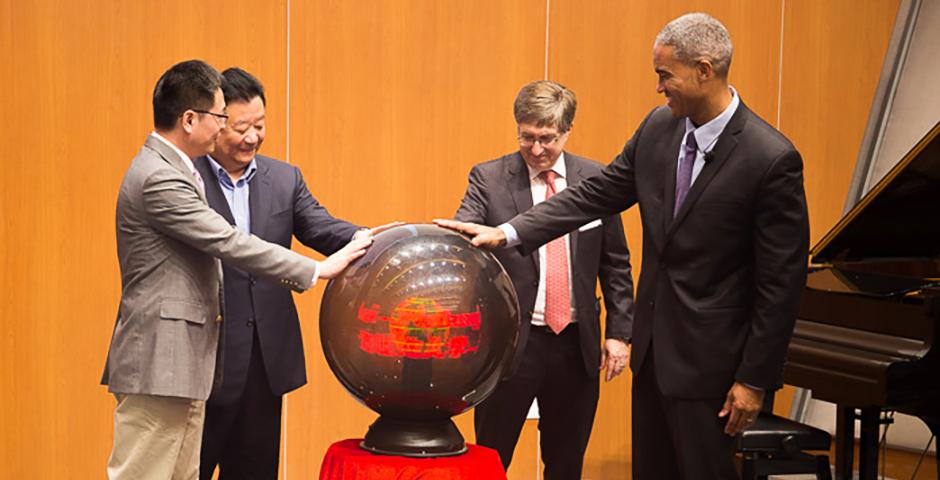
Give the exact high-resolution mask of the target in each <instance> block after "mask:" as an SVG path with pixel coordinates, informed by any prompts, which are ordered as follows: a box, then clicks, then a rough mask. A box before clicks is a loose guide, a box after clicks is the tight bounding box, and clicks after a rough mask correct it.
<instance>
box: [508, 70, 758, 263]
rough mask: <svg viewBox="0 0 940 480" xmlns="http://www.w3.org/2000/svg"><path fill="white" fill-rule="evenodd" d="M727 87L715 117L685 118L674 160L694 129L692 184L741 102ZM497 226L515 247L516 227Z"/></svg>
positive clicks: (680, 152) (517, 239) (682, 151)
mask: <svg viewBox="0 0 940 480" xmlns="http://www.w3.org/2000/svg"><path fill="white" fill-rule="evenodd" d="M729 88H730V89H731V103H729V104H728V106H727V107H726V108H725V110H724V111H723V112H721V113H720V114H718V116H717V117H715V118H713V119H711V120H709V121H708V123H706V124H704V125H702V126H700V127H698V128H696V127H695V125H694V124H692V121H691V120H689V117H686V118H685V134H684V135H683V136H682V145H681V146H680V147H679V157H678V158H677V159H676V162H680V161H682V157H683V155H684V153H685V139H686V137H687V136H688V134H689V132H690V131H694V132H695V133H694V135H695V142H696V143H697V144H698V145H699V149H698V151H697V152H695V163H693V164H692V183H693V184H694V183H695V179H696V178H698V174H699V173H701V172H702V167H704V166H705V154H706V153H708V152H710V151H712V149H713V148H715V142H717V141H718V137H719V136H720V135H721V132H723V131H724V130H725V127H726V126H728V122H730V121H731V117H732V116H734V112H735V111H737V109H738V105H740V104H741V99H740V98H738V92H737V91H735V89H734V87H729ZM497 228H499V229H500V230H502V231H503V234H505V235H506V247H508V248H511V247H515V246H517V245H519V244H520V243H521V240H520V239H519V233H518V232H516V229H515V228H513V226H512V225H510V224H509V223H508V222H507V223H504V224H502V225H499V226H498V227H497Z"/></svg>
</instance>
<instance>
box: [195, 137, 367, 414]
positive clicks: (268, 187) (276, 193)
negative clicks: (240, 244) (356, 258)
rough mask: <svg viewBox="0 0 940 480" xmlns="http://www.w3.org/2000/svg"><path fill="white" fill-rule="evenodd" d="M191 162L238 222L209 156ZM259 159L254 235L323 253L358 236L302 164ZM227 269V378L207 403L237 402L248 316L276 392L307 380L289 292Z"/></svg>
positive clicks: (252, 201) (221, 208) (211, 196)
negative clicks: (312, 184)
mask: <svg viewBox="0 0 940 480" xmlns="http://www.w3.org/2000/svg"><path fill="white" fill-rule="evenodd" d="M193 162H194V164H195V166H196V168H197V169H199V173H200V174H201V175H202V178H203V179H205V185H206V198H207V200H208V201H209V206H210V207H212V208H213V209H214V210H216V211H217V212H219V213H220V214H221V215H222V216H223V217H225V219H226V220H228V221H229V223H231V224H232V225H234V224H235V219H234V217H233V216H232V212H231V210H230V209H229V206H228V202H226V200H225V197H224V196H223V195H222V189H221V187H220V186H219V182H218V177H217V176H216V175H215V174H214V173H212V172H211V170H210V165H209V161H208V160H207V159H206V157H199V158H196V159H195V160H194V161H193ZM256 162H257V166H258V171H257V173H255V177H254V178H253V179H252V180H251V182H250V184H249V185H250V186H249V196H248V202H249V212H250V215H251V233H252V235H255V236H257V237H260V238H262V239H264V240H267V241H269V242H272V243H276V244H278V245H282V246H284V247H287V248H290V245H291V239H292V237H295V236H296V237H297V239H298V240H300V243H302V244H304V245H306V246H308V247H310V248H312V249H314V250H316V251H318V252H320V253H323V254H325V255H329V254H331V253H333V252H335V251H337V250H339V249H340V248H342V247H343V245H345V244H346V243H347V242H349V240H350V239H352V236H353V234H354V233H355V232H356V230H357V229H358V228H359V227H357V226H356V225H353V224H351V223H349V222H346V221H343V220H339V219H336V218H333V216H332V215H330V213H329V212H328V211H327V210H326V208H324V207H323V206H322V205H320V204H319V203H318V202H317V200H316V199H315V198H313V196H312V195H310V191H309V190H308V189H307V185H306V183H304V179H303V176H302V175H301V173H300V170H299V169H298V168H297V167H295V166H292V165H289V164H287V163H284V162H281V161H278V160H275V159H273V158H269V157H265V156H262V155H257V156H256ZM222 267H223V276H224V277H223V284H224V286H225V321H224V326H225V342H224V346H223V348H224V351H223V355H224V359H225V363H224V373H223V378H224V379H225V380H224V381H223V382H222V385H221V389H218V390H216V391H214V392H213V393H212V396H211V397H210V400H209V401H210V402H220V403H224V402H228V401H232V400H234V399H235V398H237V397H238V395H239V394H240V392H241V391H242V390H243V388H244V385H245V379H246V378H247V374H248V360H249V358H250V354H251V345H252V342H253V339H252V334H253V332H252V331H253V330H254V329H253V328H251V327H250V326H249V322H252V324H253V325H254V327H255V329H257V331H258V340H259V342H260V345H259V347H260V350H261V353H262V357H263V358H264V367H265V371H266V372H267V375H268V382H269V383H270V385H271V392H272V393H273V394H275V395H281V394H284V393H287V392H289V391H291V390H294V389H296V388H298V387H300V386H302V385H304V384H305V383H307V372H306V365H305V361H304V350H303V341H302V339H301V335H300V322H299V321H298V318H297V309H296V307H295V306H294V300H293V297H292V296H291V293H290V291H289V290H286V289H284V288H281V287H279V286H278V285H276V284H274V283H270V282H266V281H263V280H261V279H258V278H256V277H254V276H251V275H248V274H247V273H245V272H244V271H242V270H239V269H237V268H235V267H233V266H231V265H229V264H228V263H225V262H223V264H222Z"/></svg>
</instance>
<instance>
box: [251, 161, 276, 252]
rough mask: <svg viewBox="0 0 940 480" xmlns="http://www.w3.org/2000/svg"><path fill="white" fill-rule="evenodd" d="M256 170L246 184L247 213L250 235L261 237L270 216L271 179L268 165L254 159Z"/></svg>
mask: <svg viewBox="0 0 940 480" xmlns="http://www.w3.org/2000/svg"><path fill="white" fill-rule="evenodd" d="M255 163H256V164H257V166H258V170H257V171H256V172H255V177H254V178H252V179H251V182H250V183H249V184H248V213H249V215H251V233H252V234H254V235H256V236H259V237H261V236H262V234H263V233H264V231H265V228H267V225H268V218H269V217H270V216H271V179H270V178H268V164H267V163H266V162H264V161H262V160H261V157H260V156H257V157H255Z"/></svg>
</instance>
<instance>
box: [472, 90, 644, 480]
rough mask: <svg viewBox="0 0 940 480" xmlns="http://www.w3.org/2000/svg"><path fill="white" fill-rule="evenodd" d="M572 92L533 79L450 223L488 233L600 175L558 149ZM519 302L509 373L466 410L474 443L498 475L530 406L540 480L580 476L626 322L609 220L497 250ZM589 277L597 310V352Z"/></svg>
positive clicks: (618, 247) (618, 245) (619, 256)
mask: <svg viewBox="0 0 940 480" xmlns="http://www.w3.org/2000/svg"><path fill="white" fill-rule="evenodd" d="M576 105H577V103H576V99H575V95H574V93H573V92H571V91H570V90H568V89H566V88H565V87H563V86H562V85H559V84H557V83H554V82H549V81H537V82H532V83H530V84H528V85H526V86H525V87H523V88H522V90H521V91H520V92H519V95H518V96H517V98H516V102H515V105H514V108H513V110H514V114H515V117H516V122H517V123H518V132H517V133H518V136H519V151H518V152H515V153H511V154H509V155H505V156H503V157H500V158H498V159H496V160H492V161H489V162H485V163H482V164H479V165H477V166H475V167H473V170H472V171H471V172H470V180H469V185H468V186H467V192H466V195H465V196H464V198H463V202H461V204H460V208H459V210H458V211H457V215H456V218H457V219H458V220H461V221H465V222H477V223H481V224H485V225H499V224H501V223H503V222H506V221H507V220H509V219H511V218H513V217H514V216H516V215H518V214H519V213H521V212H524V211H526V210H528V209H529V208H531V207H532V205H533V204H537V203H540V202H542V201H545V200H546V199H547V198H550V197H551V196H553V195H555V194H556V193H558V192H561V191H563V190H564V189H565V188H566V187H568V186H571V185H575V184H577V183H578V182H580V181H582V180H583V179H585V178H588V177H590V176H592V175H595V174H597V173H598V172H600V171H601V168H602V165H600V164H598V163H596V162H593V161H590V160H587V159H584V158H581V157H578V156H576V155H573V154H571V153H569V152H566V151H564V147H565V143H566V142H567V140H568V136H569V134H570V133H571V126H572V122H573V121H574V114H575V109H576ZM495 253H496V257H497V258H498V259H499V260H500V262H501V263H502V265H503V266H504V267H505V268H506V272H507V273H509V276H510V278H511V279H512V282H513V285H514V286H515V289H516V293H517V294H518V296H519V306H520V309H521V311H522V318H521V320H522V325H521V329H520V335H519V351H520V355H519V356H517V357H516V358H515V361H514V363H513V367H512V372H511V374H510V375H509V376H508V378H505V379H503V381H502V382H500V384H499V385H498V386H497V388H496V390H495V392H494V393H493V394H492V396H490V397H489V398H487V399H486V400H485V401H484V402H483V403H482V404H480V405H479V406H477V407H476V411H475V414H474V427H475V430H476V439H477V443H479V444H480V445H484V446H487V447H491V448H494V449H496V450H497V451H498V452H499V454H500V457H501V459H502V462H503V466H504V467H505V468H507V469H508V468H509V463H510V461H511V460H512V454H513V450H514V449H515V447H516V442H517V441H518V439H519V434H520V432H521V431H522V426H523V424H524V423H525V419H526V414H527V412H528V411H529V407H530V405H531V404H532V400H533V399H537V401H538V406H539V414H540V418H539V430H540V431H541V433H542V436H541V450H542V460H543V463H544V464H545V477H544V478H545V479H546V480H577V479H580V478H581V467H582V464H583V462H584V451H585V449H586V448H587V444H588V438H589V437H590V434H591V428H592V427H593V423H594V413H595V411H596V410H597V400H598V393H599V387H600V381H599V373H598V372H599V370H601V369H604V370H606V378H607V380H610V379H612V378H613V377H615V376H617V375H618V374H619V373H620V372H621V371H622V370H623V369H624V368H625V366H626V362H627V358H628V353H627V345H626V340H627V339H628V338H629V337H630V326H631V325H630V324H631V321H632V315H633V280H632V278H631V276H630V257H629V252H628V250H627V244H626V240H625V239H624V235H623V224H622V223H621V221H620V216H619V215H618V214H613V215H611V216H609V217H606V218H603V219H599V220H594V221H589V222H585V224H583V225H580V226H579V228H577V229H575V230H574V231H572V232H571V233H569V234H567V235H564V236H562V237H560V238H558V239H556V240H555V241H553V242H550V243H549V244H548V245H546V246H545V247H544V248H541V249H537V250H536V251H533V253H532V254H531V255H522V254H521V253H520V252H519V251H518V250H509V249H504V250H499V251H497V252H495ZM598 280H600V285H601V290H602V291H603V294H604V305H605V307H606V311H607V328H606V330H605V332H604V336H603V338H604V339H605V340H604V341H603V349H602V348H601V338H602V337H601V328H600V321H599V320H600V300H599V299H598V298H597V297H596V296H595V294H596V291H597V283H598Z"/></svg>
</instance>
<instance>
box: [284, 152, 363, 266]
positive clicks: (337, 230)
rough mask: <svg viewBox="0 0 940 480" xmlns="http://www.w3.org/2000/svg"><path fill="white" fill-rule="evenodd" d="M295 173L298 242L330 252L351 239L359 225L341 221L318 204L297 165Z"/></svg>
mask: <svg viewBox="0 0 940 480" xmlns="http://www.w3.org/2000/svg"><path fill="white" fill-rule="evenodd" d="M292 172H293V174H294V178H293V182H294V236H295V237H297V240H299V241H300V243H302V244H304V245H306V246H308V247H310V248H312V249H314V250H316V251H318V252H320V253H322V254H324V255H331V254H333V253H334V252H336V251H337V250H339V249H341V248H343V246H344V245H346V244H347V243H349V241H350V240H352V237H353V235H354V234H355V233H356V231H357V230H359V229H360V227H358V226H356V225H354V224H352V223H349V222H347V221H345V220H340V219H338V218H336V217H334V216H333V215H330V212H329V211H327V209H326V207H324V206H323V205H320V202H318V201H317V199H316V198H314V197H313V195H311V194H310V190H309V189H308V188H307V183H306V182H305V181H304V177H303V174H302V173H301V172H300V169H299V168H297V167H293V168H292Z"/></svg>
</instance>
